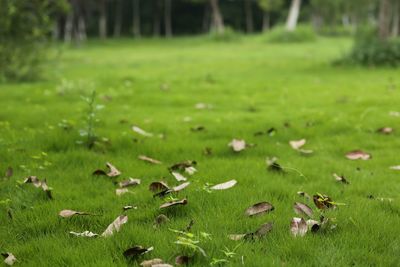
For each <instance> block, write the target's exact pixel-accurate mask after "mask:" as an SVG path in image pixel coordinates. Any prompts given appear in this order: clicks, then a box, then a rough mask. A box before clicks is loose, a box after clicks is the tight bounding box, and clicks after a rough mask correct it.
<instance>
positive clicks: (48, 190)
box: [24, 176, 53, 199]
mask: <svg viewBox="0 0 400 267" xmlns="http://www.w3.org/2000/svg"><path fill="white" fill-rule="evenodd" d="M29 183H31V184H33V185H34V186H35V187H37V188H42V190H43V191H44V192H45V193H46V195H47V197H48V198H50V199H53V196H52V194H51V188H50V187H49V186H48V185H47V182H46V179H43V180H42V181H40V180H39V179H38V178H37V177H36V176H29V177H27V178H25V180H24V184H29Z"/></svg>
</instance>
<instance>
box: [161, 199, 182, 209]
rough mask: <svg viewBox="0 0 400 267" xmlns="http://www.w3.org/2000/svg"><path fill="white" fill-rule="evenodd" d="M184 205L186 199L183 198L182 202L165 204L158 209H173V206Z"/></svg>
mask: <svg viewBox="0 0 400 267" xmlns="http://www.w3.org/2000/svg"><path fill="white" fill-rule="evenodd" d="M186 204H187V199H186V198H184V199H182V200H177V201H169V202H166V203H164V204H162V205H161V206H160V209H165V208H169V207H173V206H177V205H186Z"/></svg>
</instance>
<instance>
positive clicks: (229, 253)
mask: <svg viewBox="0 0 400 267" xmlns="http://www.w3.org/2000/svg"><path fill="white" fill-rule="evenodd" d="M240 245H241V244H238V245H236V246H235V247H234V248H233V249H229V248H228V247H225V248H224V249H221V252H222V253H223V254H224V256H225V257H224V258H221V259H217V258H213V259H212V260H211V262H210V265H211V266H213V265H222V264H226V263H229V262H230V261H231V260H232V259H234V258H235V257H236V250H237V249H238V248H239V246H240Z"/></svg>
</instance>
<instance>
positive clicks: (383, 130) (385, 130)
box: [376, 127, 393, 134]
mask: <svg viewBox="0 0 400 267" xmlns="http://www.w3.org/2000/svg"><path fill="white" fill-rule="evenodd" d="M376 131H377V132H378V133H381V134H391V133H393V128H390V127H382V128H379V129H378V130H376Z"/></svg>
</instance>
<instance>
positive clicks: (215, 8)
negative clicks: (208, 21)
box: [210, 0, 225, 34]
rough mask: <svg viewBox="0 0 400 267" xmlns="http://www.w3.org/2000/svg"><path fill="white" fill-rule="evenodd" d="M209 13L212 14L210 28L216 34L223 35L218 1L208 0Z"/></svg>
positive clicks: (222, 21)
mask: <svg viewBox="0 0 400 267" xmlns="http://www.w3.org/2000/svg"><path fill="white" fill-rule="evenodd" d="M210 6H211V12H212V28H213V29H214V30H215V31H216V32H217V33H218V34H223V33H224V30H225V26H224V20H223V18H222V14H221V11H220V9H219V3H218V0H210Z"/></svg>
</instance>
